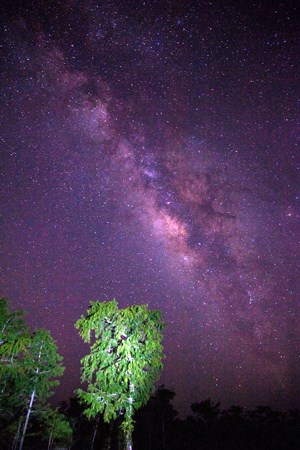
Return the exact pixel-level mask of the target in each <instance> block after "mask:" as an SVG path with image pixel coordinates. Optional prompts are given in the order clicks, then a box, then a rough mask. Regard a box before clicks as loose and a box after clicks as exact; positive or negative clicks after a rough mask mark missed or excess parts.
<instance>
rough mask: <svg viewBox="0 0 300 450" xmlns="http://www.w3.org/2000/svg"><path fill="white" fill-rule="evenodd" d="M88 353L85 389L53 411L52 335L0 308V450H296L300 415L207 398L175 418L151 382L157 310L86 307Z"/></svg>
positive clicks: (167, 396)
mask: <svg viewBox="0 0 300 450" xmlns="http://www.w3.org/2000/svg"><path fill="white" fill-rule="evenodd" d="M75 326H76V328H77V329H78V330H79V334H80V336H81V337H82V338H83V339H84V340H85V341H86V342H87V343H89V345H90V353H89V354H87V355H86V356H85V357H84V358H83V359H82V361H81V363H82V381H83V382H85V385H84V386H83V387H84V389H77V390H76V394H77V396H76V397H74V398H71V399H70V400H69V401H68V402H62V403H61V405H60V406H59V407H58V408H53V407H51V406H50V405H49V404H48V403H47V401H48V399H49V397H50V396H51V394H52V389H53V388H54V387H55V386H57V385H58V384H59V382H58V378H59V377H60V376H61V375H62V374H63V371H64V367H63V365H62V357H61V356H60V355H59V353H58V349H57V346H56V344H55V342H54V340H53V338H52V337H51V334H50V333H49V331H47V330H44V329H37V330H35V331H31V330H30V329H29V327H28V326H27V324H26V322H25V320H24V316H23V312H22V311H15V312H11V311H10V310H9V308H8V304H7V301H6V300H3V299H2V300H0V363H1V364H0V448H1V449H3V450H6V449H7V450H8V449H12V450H22V449H24V450H25V449H27V450H29V449H36V450H42V449H45V450H46V449H47V450H51V449H58V448H59V449H72V450H83V449H84V450H87V449H91V450H96V449H99V450H100V449H103V450H105V449H106V450H108V449H111V450H123V449H130V450H131V449H132V448H134V449H135V450H148V449H149V450H167V449H170V450H177V449H178V450H179V449H180V450H183V449H186V450H193V449H195V450H198V449H199V450H219V449H220V450H221V449H222V450H227V449H228V450H229V449H230V450H296V449H298V448H300V411H299V410H293V411H288V412H286V413H282V412H279V411H274V410H272V409H271V408H270V407H267V406H258V407H257V408H256V409H254V410H251V411H250V410H245V409H243V408H242V407H240V406H231V407H230V408H228V409H221V405H220V403H214V402H212V400H211V399H210V398H208V399H206V400H204V401H201V402H196V403H193V404H192V405H191V414H190V415H189V416H187V417H186V418H185V419H181V418H180V417H179V416H178V413H177V411H176V410H175V409H174V406H173V404H172V400H173V399H174V397H175V392H173V391H171V390H169V389H166V388H165V387H164V386H161V387H159V388H158V389H157V390H156V392H155V394H153V395H151V392H153V388H154V383H155V381H156V380H157V377H158V375H159V371H160V368H161V366H162V364H161V359H162V356H163V354H162V345H161V339H162V330H163V327H164V324H163V323H162V322H161V320H160V314H159V312H158V311H150V310H149V309H148V307H147V306H146V305H141V306H140V305H138V306H131V307H128V308H124V309H119V308H118V304H117V302H116V301H115V300H113V301H111V302H102V303H100V302H91V304H90V307H89V309H88V311H87V315H86V316H82V317H81V318H80V319H79V320H78V321H77V323H76V324H75ZM25 437H26V439H25Z"/></svg>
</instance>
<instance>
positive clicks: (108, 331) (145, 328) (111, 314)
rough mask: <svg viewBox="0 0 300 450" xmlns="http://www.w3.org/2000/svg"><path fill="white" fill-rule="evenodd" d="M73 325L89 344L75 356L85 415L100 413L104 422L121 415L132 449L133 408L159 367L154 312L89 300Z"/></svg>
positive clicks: (143, 398) (159, 329) (148, 390)
mask: <svg viewBox="0 0 300 450" xmlns="http://www.w3.org/2000/svg"><path fill="white" fill-rule="evenodd" d="M75 327H76V328H77V329H78V330H79V334H80V336H81V337H82V338H83V340H84V341H85V342H86V343H89V344H90V353H89V354H88V355H86V356H85V357H84V358H83V359H82V360H81V363H82V381H83V382H87V390H86V391H83V390H82V389H78V390H77V394H78V396H79V399H80V400H81V401H82V402H84V403H85V404H87V405H88V407H87V408H86V410H85V413H86V415H87V416H88V417H89V418H93V417H95V416H97V415H98V414H99V413H102V414H103V417H104V420H105V422H110V421H111V420H114V419H116V418H117V417H118V416H119V415H123V418H124V419H123V421H122V429H123V431H124V434H125V439H126V448H127V449H128V450H129V449H132V432H133V427H134V421H133V415H134V411H135V410H137V409H138V408H140V407H141V406H142V405H143V404H145V403H146V402H147V401H148V399H149V397H150V395H151V392H152V390H153V387H154V383H155V381H156V380H157V378H158V376H159V373H160V371H161V369H162V358H163V348H162V344H161V341H162V330H163V327H164V325H163V323H162V322H161V317H160V312H159V311H151V310H149V309H148V306H147V305H135V306H130V307H128V308H124V309H119V308H118V303H117V301H116V300H112V301H110V302H102V303H100V302H91V303H90V308H89V309H88V311H87V317H84V316H81V318H80V319H79V320H78V321H77V322H76V324H75Z"/></svg>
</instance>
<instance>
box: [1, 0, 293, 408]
mask: <svg viewBox="0 0 300 450" xmlns="http://www.w3.org/2000/svg"><path fill="white" fill-rule="evenodd" d="M2 3H3V2H2ZM296 3H297V2H296V1H295V2H293V1H284V2H277V1H265V2H261V1H248V2H238V1H235V2H233V1H206V0H204V1H186V2H183V1H182V2H180V1H178V2H177V1H168V0H164V1H163V0H161V1H155V0H151V1H144V2H143V1H125V0H123V1H121V0H120V1H114V0H111V1H109V0H107V1H102V2H101V1H94V0H87V1H75V0H68V1H45V2H44V1H30V2H29V1H20V2H8V1H7V2H4V6H2V11H1V20H2V26H1V30H2V31H1V40H0V42H1V47H2V48H1V50H2V70H1V108H0V114H1V119H0V123H1V137H0V139H1V153H2V158H1V161H2V164H1V168H2V169H1V174H2V180H1V181H2V182H1V198H2V210H1V230H2V233H1V240H2V246H1V247H2V249H1V261H2V263H3V270H2V275H1V281H2V283H1V284H2V287H1V291H2V292H1V293H2V294H3V295H4V296H6V297H8V298H9V299H10V301H11V305H12V306H13V308H22V309H25V310H26V311H27V312H28V315H27V318H28V321H29V323H30V324H31V325H32V326H35V327H46V328H49V329H50V330H51V332H52V334H53V336H54V337H55V339H56V340H57V343H58V345H59V349H60V352H61V353H62V354H63V356H64V361H65V365H66V367H67V369H66V374H65V376H64V378H63V379H62V382H61V388H60V391H59V396H60V398H62V397H65V398H67V397H68V396H70V395H72V393H73V389H74V388H76V387H78V386H79V359H80V358H81V357H82V356H83V355H84V352H85V347H84V346H83V344H82V343H81V340H80V338H79V336H78V335H77V332H76V331H75V329H74V322H75V321H76V320H77V319H78V318H79V317H80V315H81V314H83V313H85V311H86V309H87V308H88V304H89V301H90V300H101V301H102V300H110V299H112V298H113V297H116V298H117V300H118V301H119V304H120V306H121V307H125V306H128V305H130V304H134V303H137V304H142V303H148V304H149V307H150V308H153V309H157V308H158V309H160V310H161V311H162V313H163V319H164V321H165V322H166V324H167V327H166V331H165V339H164V344H165V353H166V359H165V369H164V371H163V374H162V377H161V380H160V382H161V383H163V382H164V383H165V384H166V386H167V387H169V388H173V389H174V390H175V391H176V393H177V403H176V405H177V407H178V408H179V409H180V410H181V411H183V412H184V411H187V409H188V405H189V404H190V403H191V402H192V401H200V400H203V399H205V398H207V397H208V396H210V397H211V398H212V399H213V400H214V401H216V400H220V401H221V403H222V405H223V406H224V407H225V406H229V405H230V404H241V405H243V406H249V407H253V406H256V405H258V404H268V405H272V406H273V407H278V408H282V409H286V408H290V407H295V406H298V407H299V406H300V404H299V398H300V388H299V371H300V326H299V321H300V305H299V281H298V276H299V233H298V229H299V179H298V178H297V176H298V174H299V171H297V169H299V153H298V150H297V143H298V142H299V140H298V138H299V110H297V96H298V99H299V76H298V75H299V73H300V67H299V54H298V50H299V39H298V38H299V28H298V27H297V12H299V11H297V10H296V7H295V5H296ZM298 106H299V105H298ZM297 162H298V167H297Z"/></svg>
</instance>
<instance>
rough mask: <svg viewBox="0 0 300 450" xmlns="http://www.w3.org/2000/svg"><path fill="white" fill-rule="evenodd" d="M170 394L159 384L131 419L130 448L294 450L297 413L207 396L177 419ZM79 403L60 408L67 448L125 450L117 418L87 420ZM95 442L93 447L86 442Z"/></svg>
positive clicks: (299, 427)
mask: <svg viewBox="0 0 300 450" xmlns="http://www.w3.org/2000/svg"><path fill="white" fill-rule="evenodd" d="M174 397H175V392H174V391H172V390H169V389H166V388H165V386H160V387H159V388H158V389H157V390H156V392H155V394H154V395H152V396H151V397H150V399H149V401H148V403H147V404H146V405H145V406H144V407H142V408H141V409H140V410H139V411H137V413H136V415H135V429H134V433H133V448H134V449H135V450H297V449H298V448H300V446H299V444H300V411H299V410H293V411H288V412H285V413H283V412H279V411H275V410H273V409H272V408H270V407H268V406H258V407H257V408H255V409H253V410H245V409H243V408H242V407H240V406H231V407H230V408H228V409H222V408H221V405H220V403H214V402H213V401H212V400H211V399H210V398H208V399H206V400H204V401H201V402H197V403H193V404H192V405H191V415H189V416H187V417H186V418H185V419H181V418H179V417H178V413H177V411H176V410H175V409H174V406H173V404H172V400H173V399H174ZM83 409H84V408H83V406H82V405H80V404H79V402H78V399H76V398H72V399H70V401H69V402H68V403H67V402H65V403H63V404H62V405H61V411H63V412H64V414H65V415H66V417H67V418H68V420H69V421H70V423H72V427H73V430H74V435H73V445H72V447H71V448H72V450H82V449H92V448H94V449H99V450H100V449H111V450H121V449H123V448H124V445H125V443H124V439H123V436H122V433H120V428H119V420H116V421H113V422H111V423H110V425H107V424H105V423H104V422H103V419H102V418H101V417H100V418H98V419H97V420H95V419H94V420H92V421H88V420H87V418H86V416H85V415H84V413H83ZM93 441H94V446H93V447H92V446H91V444H92V442H93Z"/></svg>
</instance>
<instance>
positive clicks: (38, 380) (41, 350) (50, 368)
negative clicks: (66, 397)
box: [22, 329, 64, 402]
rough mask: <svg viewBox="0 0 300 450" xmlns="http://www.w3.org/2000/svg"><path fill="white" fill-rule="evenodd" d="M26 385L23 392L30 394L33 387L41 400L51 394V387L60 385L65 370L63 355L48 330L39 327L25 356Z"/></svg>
mask: <svg viewBox="0 0 300 450" xmlns="http://www.w3.org/2000/svg"><path fill="white" fill-rule="evenodd" d="M22 362H23V369H24V374H25V375H26V377H24V386H23V392H26V393H27V395H29V394H30V393H31V392H32V390H33V389H35V391H36V396H37V397H38V399H39V401H40V402H44V401H45V400H46V399H47V398H48V397H49V396H50V395H51V394H52V392H51V389H52V388H53V387H54V386H58V385H59V381H58V380H54V379H53V378H57V377H60V376H61V375H62V374H63V372H64V367H63V366H62V357H61V356H60V355H59V354H58V352H57V346H56V344H55V342H54V340H53V338H52V336H51V334H50V332H49V331H48V330H44V329H39V330H37V331H36V332H34V333H32V335H31V339H30V341H29V343H28V345H27V347H26V351H25V352H24V356H23V361H22Z"/></svg>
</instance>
